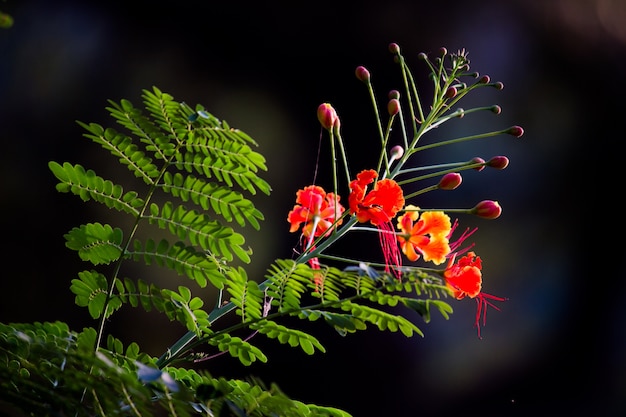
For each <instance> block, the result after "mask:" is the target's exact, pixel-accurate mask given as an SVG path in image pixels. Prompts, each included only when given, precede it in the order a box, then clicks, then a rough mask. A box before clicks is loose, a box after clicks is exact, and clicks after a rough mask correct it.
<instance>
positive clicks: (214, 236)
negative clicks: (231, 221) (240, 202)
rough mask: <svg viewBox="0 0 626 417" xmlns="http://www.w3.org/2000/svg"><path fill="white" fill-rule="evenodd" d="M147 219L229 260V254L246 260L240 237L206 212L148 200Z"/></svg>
mask: <svg viewBox="0 0 626 417" xmlns="http://www.w3.org/2000/svg"><path fill="white" fill-rule="evenodd" d="M144 217H145V218H147V219H148V220H149V221H150V222H151V223H156V224H158V225H159V227H160V228H162V229H167V230H169V231H170V233H172V234H173V235H174V236H176V237H178V238H179V239H189V241H190V242H191V244H192V245H197V246H199V247H200V248H202V249H203V250H205V251H209V252H212V253H214V254H217V255H218V256H219V257H223V258H225V259H226V260H227V261H232V260H233V254H234V255H236V256H237V258H239V259H240V260H241V261H243V262H245V263H249V262H250V256H249V252H250V251H249V250H246V249H244V248H243V247H242V245H243V244H244V243H245V239H244V237H243V236H242V235H241V234H240V233H237V232H235V231H234V230H233V229H232V228H230V227H226V226H223V225H222V224H220V223H219V222H218V221H215V220H212V219H211V218H210V217H209V216H207V215H206V214H203V213H199V212H197V211H196V210H190V209H187V208H186V207H185V206H176V207H174V205H173V204H172V203H171V202H169V201H168V202H166V203H165V204H164V205H163V206H162V207H159V206H158V205H157V204H155V203H152V204H151V205H150V213H149V214H148V215H145V216H144Z"/></svg>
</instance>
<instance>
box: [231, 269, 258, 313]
mask: <svg viewBox="0 0 626 417" xmlns="http://www.w3.org/2000/svg"><path fill="white" fill-rule="evenodd" d="M227 275H228V279H227V281H226V284H227V289H228V292H229V293H230V295H231V298H230V302H232V303H233V304H234V305H235V306H236V307H237V310H236V313H237V314H238V315H239V316H241V321H242V322H244V323H245V322H247V321H251V320H258V319H260V318H261V317H262V316H263V305H264V294H263V291H261V290H260V289H259V285H258V284H257V283H256V282H255V281H249V280H248V277H247V274H246V272H245V270H244V269H243V268H238V269H236V270H235V269H232V270H230V271H228V274H227Z"/></svg>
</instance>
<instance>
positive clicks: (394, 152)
mask: <svg viewBox="0 0 626 417" xmlns="http://www.w3.org/2000/svg"><path fill="white" fill-rule="evenodd" d="M389 155H390V156H391V159H392V160H398V159H400V158H402V155H404V148H403V147H402V146H400V145H396V146H394V147H393V148H391V149H390V150H389Z"/></svg>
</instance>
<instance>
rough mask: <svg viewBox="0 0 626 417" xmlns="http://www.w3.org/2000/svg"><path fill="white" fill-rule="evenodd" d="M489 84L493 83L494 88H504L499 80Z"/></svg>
mask: <svg viewBox="0 0 626 417" xmlns="http://www.w3.org/2000/svg"><path fill="white" fill-rule="evenodd" d="M491 85H493V86H494V87H495V88H496V90H502V89H503V88H504V84H502V82H501V81H498V82H496V83H493V84H491Z"/></svg>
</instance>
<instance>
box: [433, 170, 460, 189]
mask: <svg viewBox="0 0 626 417" xmlns="http://www.w3.org/2000/svg"><path fill="white" fill-rule="evenodd" d="M461 181H463V178H462V177H461V174H458V173H456V172H450V173H448V174H446V175H444V176H443V177H441V180H439V184H437V187H438V188H439V189H440V190H454V189H455V188H457V187H458V186H459V185H461Z"/></svg>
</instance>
